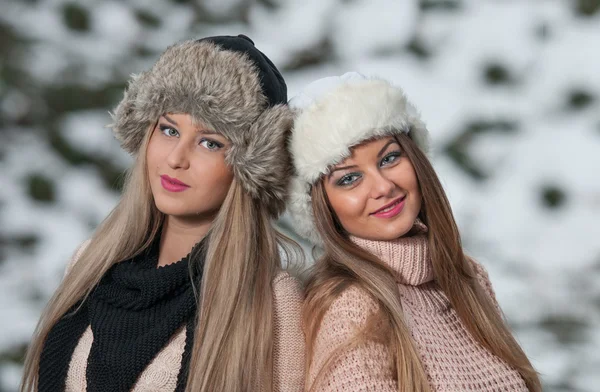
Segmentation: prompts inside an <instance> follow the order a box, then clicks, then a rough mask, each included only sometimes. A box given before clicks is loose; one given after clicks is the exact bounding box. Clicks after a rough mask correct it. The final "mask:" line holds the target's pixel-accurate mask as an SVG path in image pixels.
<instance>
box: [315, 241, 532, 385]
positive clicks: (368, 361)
mask: <svg viewBox="0 0 600 392" xmlns="http://www.w3.org/2000/svg"><path fill="white" fill-rule="evenodd" d="M424 230H426V229H424ZM352 240H353V241H354V242H355V243H356V244H357V245H359V246H360V247H362V248H363V249H366V250H368V251H370V252H371V253H373V254H375V255H377V256H378V257H379V258H380V259H381V260H382V261H383V262H385V263H386V264H387V265H389V266H390V267H391V268H392V269H393V270H394V271H395V277H396V280H397V282H398V290H399V291H400V296H401V301H402V307H403V310H404V317H405V321H406V323H407V325H408V327H409V329H410V332H411V334H412V337H413V339H414V342H415V345H416V348H417V350H418V352H419V354H420V357H421V361H422V363H423V365H424V368H425V371H426V373H427V377H428V380H429V384H430V386H431V388H432V389H433V390H435V391H454V392H455V391H526V390H527V389H526V387H525V383H524V381H523V380H522V379H521V377H520V376H519V374H518V373H517V372H516V371H515V370H513V369H512V368H510V367H509V366H508V365H507V364H506V363H504V362H503V361H502V360H500V359H499V358H498V357H496V356H494V355H492V354H491V353H489V352H488V351H487V350H486V349H484V348H483V347H482V346H480V345H479V344H478V343H477V342H476V341H475V340H474V339H473V338H472V337H471V335H470V334H469V333H468V332H467V330H466V329H465V327H464V325H463V324H462V323H461V321H460V319H459V318H458V315H457V314H456V312H455V310H454V309H453V308H452V307H451V305H450V303H449V301H448V299H447V297H446V296H445V295H444V293H443V292H442V290H441V289H440V287H439V286H438V285H437V284H436V283H435V282H434V281H433V267H432V265H431V261H430V259H429V254H428V248H427V237H426V235H425V234H422V233H421V234H417V235H415V236H412V237H407V238H401V239H398V240H395V241H369V240H364V239H359V238H352ZM474 268H475V270H476V271H477V274H478V277H479V281H480V283H481V284H482V286H483V287H484V288H485V290H486V291H487V292H488V293H489V295H490V296H491V297H492V299H493V301H494V302H495V303H496V304H497V302H496V299H495V296H494V293H493V291H492V287H491V284H490V282H489V278H488V276H487V273H486V271H485V270H484V268H483V267H482V266H481V265H479V264H477V263H475V262H474ZM377 309H378V304H377V303H376V302H375V300H374V299H373V298H372V297H371V296H370V295H369V294H367V293H366V292H365V291H363V290H362V289H359V288H357V287H355V286H354V287H351V288H349V289H347V290H345V291H344V292H343V293H342V294H341V295H340V296H339V297H338V298H337V299H336V300H335V301H334V302H333V304H332V305H331V306H330V308H329V310H328V311H327V312H326V314H325V316H324V318H323V321H322V324H321V326H320V329H319V331H318V333H317V337H316V340H315V348H314V354H313V357H312V363H311V367H310V369H309V385H307V387H310V386H311V385H312V384H313V383H314V382H315V378H316V376H317V374H318V373H319V371H320V370H321V368H322V367H323V366H324V364H325V362H326V360H327V359H328V358H329V357H330V355H331V354H332V353H333V352H334V351H335V350H336V348H338V347H340V346H341V345H342V344H344V342H347V341H348V339H351V338H352V337H353V336H354V334H355V333H356V332H357V331H358V330H360V329H361V328H362V327H363V326H364V325H365V323H366V321H367V319H368V317H369V315H371V314H373V313H374V312H376V311H377ZM390 358H391V354H390V352H389V350H388V347H386V345H385V344H382V343H380V342H375V341H367V342H366V343H364V344H361V345H359V346H357V347H354V348H350V349H347V350H344V351H342V352H340V353H336V356H335V357H334V359H333V362H330V366H329V367H327V368H326V369H324V373H323V375H322V377H319V379H318V380H316V381H318V384H316V385H315V390H317V391H389V392H391V391H397V390H398V386H397V382H396V380H394V377H393V375H392V369H391V366H390V363H391V362H390Z"/></svg>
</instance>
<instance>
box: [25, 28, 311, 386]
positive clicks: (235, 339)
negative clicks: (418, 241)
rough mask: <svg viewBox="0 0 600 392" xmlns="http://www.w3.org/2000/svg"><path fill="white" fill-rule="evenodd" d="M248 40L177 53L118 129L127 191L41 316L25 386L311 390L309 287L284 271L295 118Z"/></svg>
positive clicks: (129, 100)
mask: <svg viewBox="0 0 600 392" xmlns="http://www.w3.org/2000/svg"><path fill="white" fill-rule="evenodd" d="M286 100H287V91H286V85H285V82H284V80H283V78H282V77H281V75H280V73H279V72H278V70H277V69H276V67H275V66H274V65H273V64H272V63H271V61H270V60H269V59H268V58H267V57H266V56H265V55H264V54H263V53H261V52H260V51H259V50H258V49H256V48H255V46H254V44H253V42H252V41H251V40H250V39H249V38H247V37H245V36H238V37H229V36H224V37H209V38H204V39H201V40H193V41H186V42H182V43H179V44H176V45H173V46H172V47H170V48H168V49H167V50H166V51H165V52H164V53H163V54H162V55H161V56H160V58H159V60H158V61H157V63H156V64H155V65H154V66H153V67H152V68H151V69H150V70H149V71H147V72H142V73H141V74H139V75H136V76H134V77H133V79H132V80H131V82H130V83H129V86H128V88H127V90H126V92H125V96H124V98H123V100H122V101H121V103H120V104H119V105H118V106H117V108H116V110H115V113H114V124H113V130H114V132H115V135H116V137H117V139H119V141H120V142H121V144H122V147H123V148H124V149H125V150H127V151H128V152H129V153H131V154H132V155H133V156H134V158H135V159H134V164H133V167H132V168H131V169H130V170H129V172H128V177H127V181H126V184H125V188H124V191H123V195H122V197H121V199H120V201H119V203H118V205H117V206H116V207H115V209H114V210H113V211H112V212H111V213H110V215H109V216H108V217H107V218H106V219H105V220H104V221H103V222H102V224H101V225H100V226H99V227H98V229H97V230H96V232H95V233H94V235H93V236H92V238H91V239H90V240H88V241H87V242H86V243H84V245H83V246H81V247H80V248H79V250H78V251H77V252H76V254H75V256H74V258H73V260H72V262H71V264H70V265H69V267H68V269H67V273H66V275H65V278H64V280H63V282H62V283H61V285H60V287H59V288H58V290H57V291H56V293H55V295H54V296H53V297H52V299H51V300H50V302H49V304H48V306H47V308H46V310H45V311H44V314H43V315H42V317H41V320H40V322H39V325H38V327H37V330H36V333H35V335H34V337H33V341H32V343H31V345H30V347H29V350H28V353H27V358H26V362H25V372H24V376H23V383H22V390H24V391H40V392H44V391H53V392H55V391H59V390H67V391H81V390H87V391H131V390H133V391H158V390H160V391H211V392H212V391H226V392H229V391H255V390H263V391H300V390H302V389H303V379H304V372H303V369H304V367H303V365H304V339H303V335H302V331H301V324H300V307H301V291H300V288H299V285H298V282H297V281H296V280H295V279H294V278H292V277H291V276H290V275H288V274H287V273H285V272H282V270H281V256H280V253H279V249H280V247H279V245H285V244H283V242H284V240H285V238H284V237H283V236H282V235H280V234H279V233H277V232H276V231H275V230H274V229H273V227H272V225H271V223H272V220H273V219H274V218H276V217H277V216H278V215H279V214H280V213H281V212H282V210H283V209H284V205H285V200H286V189H287V185H288V183H287V181H288V179H289V177H290V174H291V159H290V157H289V154H288V153H287V150H286V144H287V139H288V137H289V131H290V128H291V123H292V120H291V115H290V111H289V109H288V107H287V105H286Z"/></svg>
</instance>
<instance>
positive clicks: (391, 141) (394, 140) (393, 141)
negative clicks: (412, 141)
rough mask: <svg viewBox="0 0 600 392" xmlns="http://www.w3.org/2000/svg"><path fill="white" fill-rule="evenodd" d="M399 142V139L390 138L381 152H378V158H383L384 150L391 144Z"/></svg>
mask: <svg viewBox="0 0 600 392" xmlns="http://www.w3.org/2000/svg"><path fill="white" fill-rule="evenodd" d="M394 143H396V144H398V141H396V139H392V140H389V141H388V142H387V143H386V145H385V146H383V148H382V149H381V150H380V151H379V153H378V154H377V158H381V155H383V152H384V151H385V150H386V149H387V148H388V147H389V146H390V145H391V144H394Z"/></svg>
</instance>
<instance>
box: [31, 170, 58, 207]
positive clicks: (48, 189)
mask: <svg viewBox="0 0 600 392" xmlns="http://www.w3.org/2000/svg"><path fill="white" fill-rule="evenodd" d="M25 181H26V183H27V188H28V193H29V195H30V196H31V198H32V199H34V200H37V201H41V202H44V203H52V202H53V201H55V199H56V195H55V191H54V184H53V183H52V181H51V180H50V179H48V178H46V177H45V176H44V175H42V174H39V173H34V174H30V175H29V176H28V177H27V178H26V179H25Z"/></svg>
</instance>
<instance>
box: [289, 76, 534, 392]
mask: <svg viewBox="0 0 600 392" xmlns="http://www.w3.org/2000/svg"><path fill="white" fill-rule="evenodd" d="M290 106H291V107H292V110H295V111H297V114H296V118H295V121H294V129H293V131H292V142H291V152H292V155H293V158H294V165H295V169H296V177H295V179H294V180H293V191H292V194H291V195H290V205H289V208H290V211H291V212H292V216H293V218H294V219H295V223H296V226H295V227H296V228H297V229H298V230H299V232H300V233H301V234H303V235H304V236H306V237H307V238H308V239H310V240H312V242H313V243H314V244H317V245H320V246H321V247H322V248H323V254H322V256H321V257H320V258H319V259H318V260H317V261H316V264H315V265H314V269H313V271H312V275H311V277H310V279H309V282H308V285H307V293H306V301H305V309H304V322H305V329H306V331H305V332H306V337H307V382H306V389H307V390H311V391H351V390H352V391H358V390H360V391H386V392H392V391H406V392H408V391H524V390H530V391H540V390H541V387H540V381H539V379H538V376H537V374H536V372H535V370H534V369H533V367H532V366H531V364H530V362H529V360H528V359H527V357H526V356H525V354H524V353H523V351H522V350H521V348H520V347H519V344H518V343H517V341H516V340H515V338H514V337H513V336H512V334H511V332H510V330H509V328H508V326H507V325H506V324H505V322H504V320H503V318H502V315H501V311H500V308H499V307H498V303H497V302H496V300H495V297H494V293H493V290H492V286H491V284H490V281H489V279H488V276H487V274H486V272H485V270H484V269H483V267H482V266H481V265H480V264H478V263H477V262H475V261H474V260H472V259H471V258H469V257H467V256H466V255H465V253H464V251H463V248H462V245H461V242H460V235H459V232H458V228H457V226H456V222H455V220H454V217H453V215H452V211H451V209H450V205H449V203H448V200H447V198H446V195H445V193H444V190H443V188H442V185H441V184H440V181H439V180H438V177H437V175H436V173H435V171H434V169H433V167H432V166H431V164H430V162H429V160H428V158H427V155H426V154H427V152H428V132H427V129H426V127H425V125H424V123H423V122H422V121H421V119H420V117H419V114H418V112H417V111H416V109H415V108H414V107H413V106H412V105H411V104H410V103H409V102H408V100H407V99H406V97H405V95H404V93H403V91H402V90H401V89H400V88H398V87H396V86H393V85H392V84H390V83H389V82H387V81H385V80H382V79H377V78H368V77H364V76H362V75H360V74H356V73H350V74H346V75H343V76H341V77H331V78H325V79H322V80H319V81H317V82H314V83H312V84H311V85H309V86H308V87H307V88H306V89H305V90H304V91H303V92H302V93H300V95H298V96H297V97H295V98H293V99H292V100H291V101H290Z"/></svg>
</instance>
